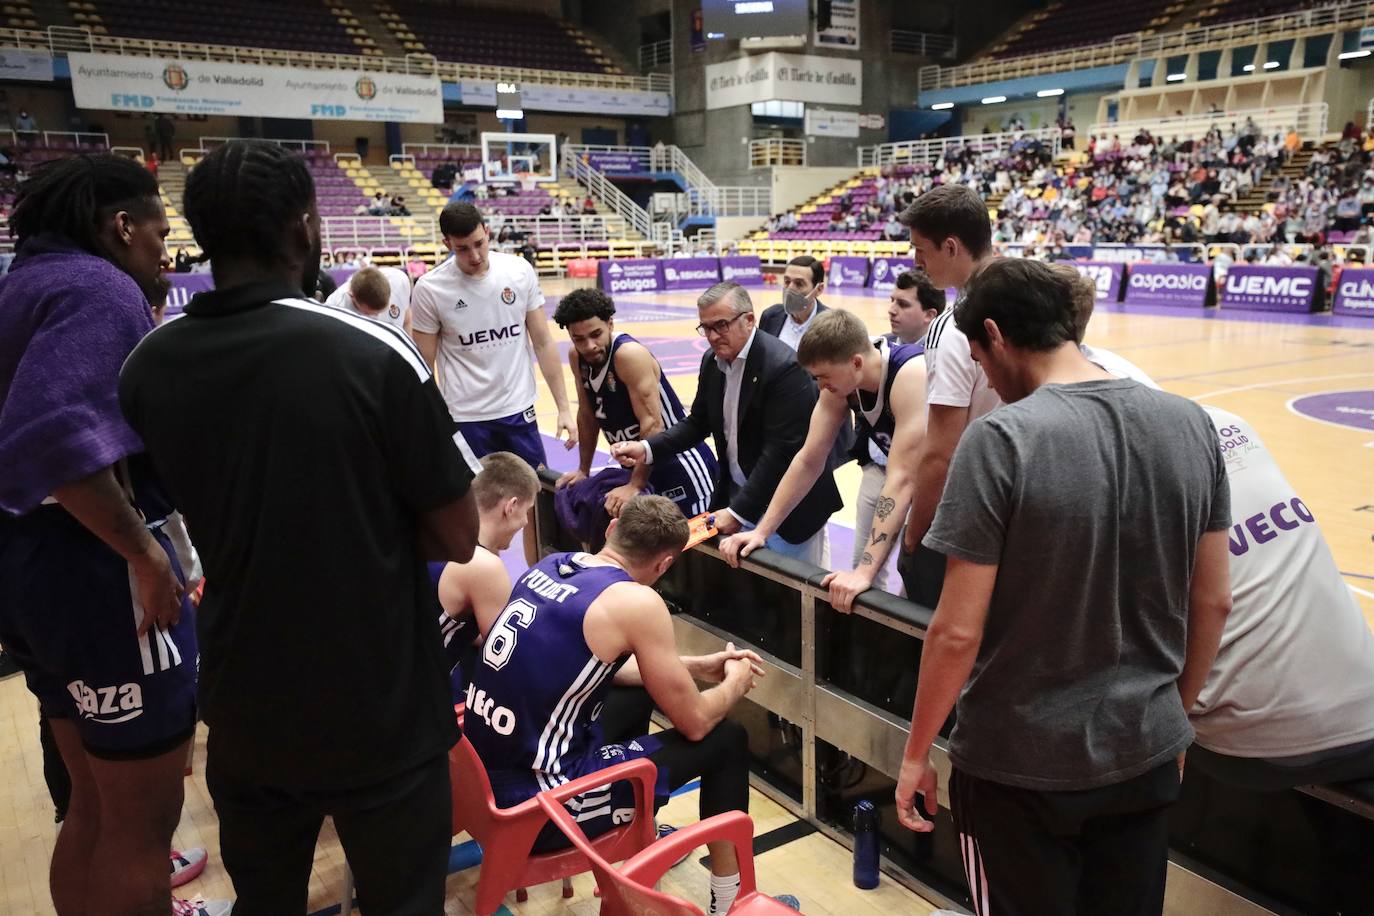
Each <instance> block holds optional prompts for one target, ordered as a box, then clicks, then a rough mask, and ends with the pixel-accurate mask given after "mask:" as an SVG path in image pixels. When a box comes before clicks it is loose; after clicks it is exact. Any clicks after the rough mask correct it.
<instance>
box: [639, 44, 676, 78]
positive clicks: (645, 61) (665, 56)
mask: <svg viewBox="0 0 1374 916" xmlns="http://www.w3.org/2000/svg"><path fill="white" fill-rule="evenodd" d="M672 65H673V43H672V42H671V41H654V42H650V43H648V44H642V45H640V46H639V70H640V72H641V73H643V72H644V71H646V70H652V69H653V68H654V67H671V66H672Z"/></svg>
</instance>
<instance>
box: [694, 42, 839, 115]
mask: <svg viewBox="0 0 1374 916" xmlns="http://www.w3.org/2000/svg"><path fill="white" fill-rule="evenodd" d="M770 99H778V100H781V101H788V102H811V103H816V104H822V105H854V106H857V105H859V104H861V103H862V101H863V62H862V61H860V60H858V59H857V58H845V57H821V56H819V55H816V54H780V53H779V52H777V51H770V52H768V53H767V54H753V55H744V56H742V57H736V58H734V59H733V60H727V61H724V62H723V63H719V64H708V65H707V66H706V108H707V110H715V109H717V108H733V107H735V106H737V105H748V104H749V103H751V102H766V101H769V100H770Z"/></svg>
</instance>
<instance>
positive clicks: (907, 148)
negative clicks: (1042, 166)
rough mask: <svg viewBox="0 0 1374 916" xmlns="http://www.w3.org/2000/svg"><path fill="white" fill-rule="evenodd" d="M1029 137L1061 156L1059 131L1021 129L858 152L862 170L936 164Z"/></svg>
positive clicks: (1005, 146)
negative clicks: (951, 155) (956, 152)
mask: <svg viewBox="0 0 1374 916" xmlns="http://www.w3.org/2000/svg"><path fill="white" fill-rule="evenodd" d="M1027 138H1030V139H1033V140H1039V141H1040V142H1041V143H1043V144H1046V145H1048V146H1049V147H1050V150H1051V152H1052V153H1053V154H1054V155H1056V156H1057V155H1059V149H1060V143H1061V137H1060V135H1059V128H1057V127H1042V128H1040V129H1039V130H1018V131H1012V132H1009V133H1001V134H967V135H962V136H958V137H938V138H936V139H934V140H905V141H903V142H900V143H880V144H878V145H877V146H861V147H859V150H858V156H859V167H860V168H866V167H868V166H874V165H890V164H902V165H932V164H934V163H935V161H936V160H937V159H939V158H940V157H941V156H943V155H944V154H945V153H946V152H948V151H949V150H951V149H969V148H971V149H975V150H996V149H1004V148H1007V147H1010V146H1011V145H1012V144H1014V143H1015V142H1016V141H1018V140H1024V139H1027Z"/></svg>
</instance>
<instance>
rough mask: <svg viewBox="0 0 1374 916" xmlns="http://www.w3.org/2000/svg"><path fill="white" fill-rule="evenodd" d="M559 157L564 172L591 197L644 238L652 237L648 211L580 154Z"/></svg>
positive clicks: (651, 224)
mask: <svg viewBox="0 0 1374 916" xmlns="http://www.w3.org/2000/svg"><path fill="white" fill-rule="evenodd" d="M561 158H562V160H563V162H562V163H561V164H562V167H563V168H564V169H565V170H566V171H565V174H567V175H569V176H570V177H572V178H574V179H576V180H577V181H578V182H579V183H580V184H581V185H582V186H583V187H585V188H586V189H587V190H588V191H590V192H591V194H592V197H594V198H596V199H597V200H599V201H601V202H602V203H603V204H605V205H606V206H608V207H610V208H611V209H612V210H613V211H615V212H616V213H618V214H619V215H620V216H621V217H623V218H624V220H625V222H626V224H627V225H628V226H629V227H630V228H632V229H634V231H636V232H638V233H639V234H640V235H641V236H643V237H644V238H646V239H647V238H651V237H653V220H652V219H650V218H649V211H647V210H645V209H644V208H643V207H641V206H640V205H639V204H637V203H635V202H634V201H633V200H631V199H630V198H629V196H628V195H626V194H625V192H624V191H622V190H620V188H618V187H616V186H615V183H614V182H613V181H611V180H610V179H609V178H607V177H606V176H605V175H603V174H601V172H599V171H597V170H596V169H594V168H592V166H591V165H590V163H588V162H586V161H584V160H583V159H582V157H581V156H575V155H569V156H563V157H561Z"/></svg>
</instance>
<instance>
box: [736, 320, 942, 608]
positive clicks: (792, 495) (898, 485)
mask: <svg viewBox="0 0 1374 916" xmlns="http://www.w3.org/2000/svg"><path fill="white" fill-rule="evenodd" d="M921 353H922V349H921V347H920V346H917V345H914V344H893V343H891V342H890V341H889V340H888V339H887V338H886V337H877V338H873V337H870V336H869V334H868V329H867V328H865V327H864V324H863V322H862V321H860V320H859V319H858V318H856V317H855V316H854V315H853V314H851V313H849V312H846V311H843V310H839V309H831V310H830V311H827V312H825V313H823V314H820V315H817V316H816V318H815V319H814V321H813V322H812V325H811V327H810V328H808V329H807V331H806V333H805V334H804V335H802V339H801V344H800V345H799V346H798V348H797V361H798V362H800V363H801V364H802V366H803V367H804V368H805V369H806V371H807V372H810V373H811V374H812V375H813V376H815V378H816V382H817V383H818V384H819V386H820V389H821V391H820V397H819V399H818V400H817V401H816V406H815V407H814V408H812V411H811V425H810V427H809V429H808V430H807V434H806V442H805V443H804V444H803V445H802V447H801V451H799V452H797V455H796V457H795V458H793V459H792V463H791V465H790V466H789V467H788V469H787V472H786V473H785V474H783V477H782V480H781V481H780V482H779V483H778V488H777V491H776V492H774V494H773V498H772V499H771V500H770V501H769V503H768V509H767V511H765V512H764V514H763V518H762V519H760V520H759V524H758V527H756V528H754V529H753V530H752V531H745V532H741V533H739V534H734V535H731V536H730V537H728V538H726V539H725V540H724V541H722V542H721V545H720V550H721V553H722V554H723V555H724V556H725V559H726V562H728V563H729V564H730V565H732V566H738V565H739V559H740V558H741V557H747V556H749V554H751V553H753V552H754V551H755V550H757V549H758V548H760V547H762V546H763V544H764V541H766V540H767V539H768V537H769V535H771V534H772V533H773V532H774V531H776V530H777V526H778V525H780V524H781V523H782V520H783V519H785V518H786V517H787V515H788V513H790V512H791V511H792V509H793V508H795V507H796V505H797V503H799V502H800V501H801V499H802V497H803V496H804V495H805V494H806V493H807V491H808V490H810V489H811V486H812V484H814V483H815V482H816V480H817V478H819V477H820V475H821V473H822V472H823V471H824V470H825V466H826V464H825V460H826V455H827V454H828V453H829V451H830V445H831V443H833V442H834V441H835V433H836V431H837V430H838V429H839V427H840V425H841V424H842V423H843V422H844V420H845V418H846V417H847V416H848V414H849V410H850V406H851V402H850V399H851V398H852V399H853V406H854V407H855V408H856V410H857V412H858V415H859V425H860V428H861V431H862V432H863V434H864V435H865V436H866V437H867V438H869V439H871V440H872V441H873V443H874V444H875V445H876V446H877V447H878V448H879V449H880V450H881V451H883V452H884V454H886V455H887V457H888V466H887V476H886V479H885V480H884V482H883V487H882V490H881V492H880V493H879V494H878V499H877V502H876V504H875V509H874V513H873V529H872V533H871V535H870V537H869V540H868V543H867V545H866V546H865V548H864V551H863V553H862V554H861V556H860V560H859V565H858V566H857V567H855V568H854V569H853V570H850V571H847V572H832V573H830V574H829V575H828V576H826V577H825V579H823V580H822V581H821V584H822V585H825V586H827V587H829V589H830V603H831V605H832V606H833V607H834V608H835V609H836V610H838V611H844V612H848V611H849V610H850V608H851V607H852V605H853V602H854V597H855V596H856V595H858V594H859V593H860V592H863V591H865V590H866V589H868V588H869V587H870V586H871V585H872V583H873V579H874V576H876V575H877V572H878V570H880V569H882V567H883V565H884V564H885V563H886V562H887V556H888V553H889V552H890V551H891V550H892V545H893V544H895V543H897V541H898V539H899V538H900V536H901V530H902V522H903V520H904V519H905V518H906V512H907V509H908V507H910V505H911V497H912V492H913V489H914V487H915V470H916V468H915V457H916V455H917V454H919V452H920V448H921V442H922V440H923V439H924V437H925V428H926V426H925V419H926V418H925V413H926V412H925V393H926V384H925V382H926V377H925V366H924V364H923V363H922V361H921V360H920V359H918V357H919V356H921Z"/></svg>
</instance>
